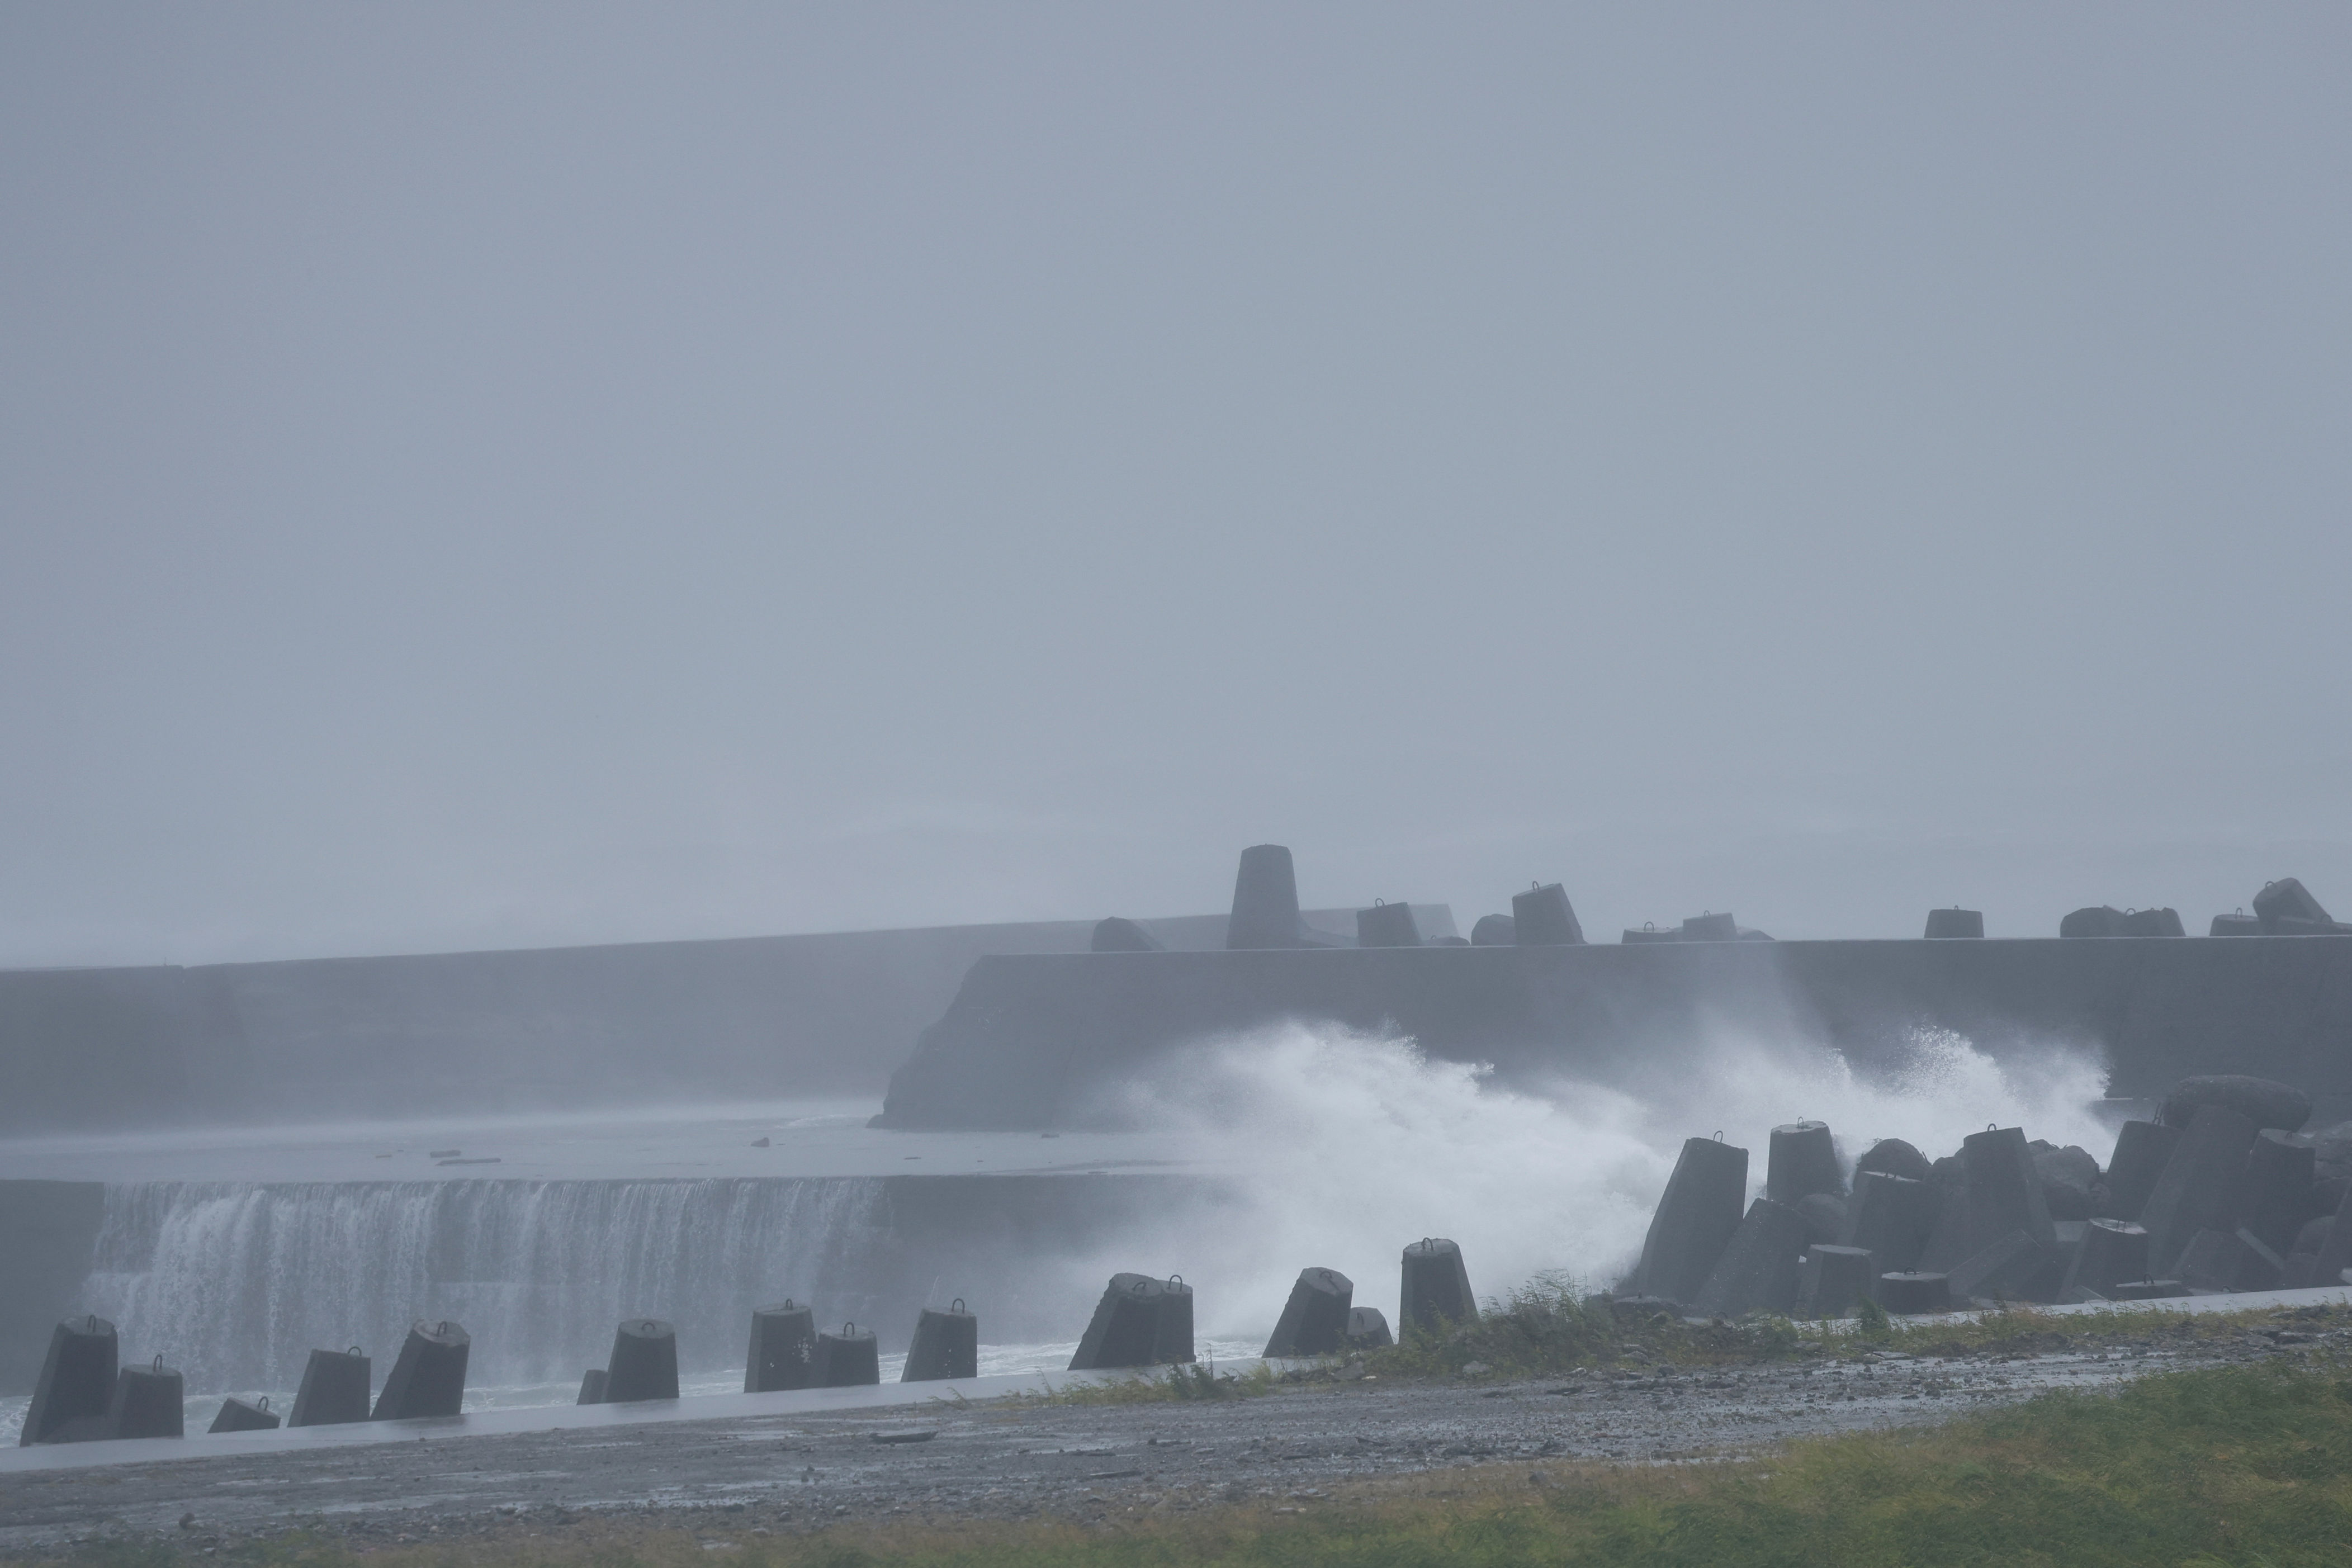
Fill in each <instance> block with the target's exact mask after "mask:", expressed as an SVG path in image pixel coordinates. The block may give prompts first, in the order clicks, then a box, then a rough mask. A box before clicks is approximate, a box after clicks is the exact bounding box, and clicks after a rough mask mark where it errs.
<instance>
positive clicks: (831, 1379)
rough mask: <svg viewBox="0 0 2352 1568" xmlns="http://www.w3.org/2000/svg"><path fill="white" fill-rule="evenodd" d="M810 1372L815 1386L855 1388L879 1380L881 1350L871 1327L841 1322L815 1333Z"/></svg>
mask: <svg viewBox="0 0 2352 1568" xmlns="http://www.w3.org/2000/svg"><path fill="white" fill-rule="evenodd" d="M809 1371H810V1372H811V1374H812V1375H814V1380H815V1381H814V1386H815V1387H818V1388H857V1387H862V1386H863V1385H866V1384H868V1383H879V1382H881V1381H882V1351H881V1347H880V1346H878V1345H877V1344H876V1343H874V1331H873V1330H872V1329H862V1328H859V1327H858V1326H857V1325H856V1323H844V1324H842V1325H841V1329H840V1332H839V1333H834V1332H832V1331H830V1330H828V1331H827V1332H825V1333H821V1334H819V1335H817V1336H816V1356H815V1358H814V1361H812V1362H811V1364H810V1366H809Z"/></svg>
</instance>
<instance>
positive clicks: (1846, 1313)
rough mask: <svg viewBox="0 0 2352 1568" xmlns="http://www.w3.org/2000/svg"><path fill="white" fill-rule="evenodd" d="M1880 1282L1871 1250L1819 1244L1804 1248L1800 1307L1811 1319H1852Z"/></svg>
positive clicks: (1799, 1285) (1800, 1282) (1798, 1301)
mask: <svg viewBox="0 0 2352 1568" xmlns="http://www.w3.org/2000/svg"><path fill="white" fill-rule="evenodd" d="M1877 1283H1878V1270H1877V1268H1876V1267H1875V1266H1874V1264H1873V1263H1872V1261H1871V1257H1870V1254H1869V1252H1868V1251H1866V1250H1865V1249H1863V1248H1860V1247H1835V1246H1829V1245H1826V1244H1823V1243H1821V1242H1816V1243H1814V1244H1813V1245H1812V1246H1811V1247H1808V1248H1807V1249H1805V1260H1804V1266H1803V1269H1802V1270H1801V1273H1800V1275H1799V1278H1798V1282H1797V1303H1798V1308H1799V1310H1800V1311H1801V1312H1803V1314H1804V1315H1805V1316H1806V1317H1809V1318H1850V1317H1852V1316H1853V1314H1854V1313H1855V1312H1857V1311H1859V1310H1860V1309H1861V1305H1862V1302H1863V1301H1864V1298H1866V1297H1868V1296H1869V1295H1870V1293H1871V1291H1872V1288H1873V1287H1874V1286H1875V1285H1876V1284H1877Z"/></svg>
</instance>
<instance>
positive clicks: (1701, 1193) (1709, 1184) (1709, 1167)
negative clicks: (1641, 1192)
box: [1626, 1138, 1748, 1302]
mask: <svg viewBox="0 0 2352 1568" xmlns="http://www.w3.org/2000/svg"><path fill="white" fill-rule="evenodd" d="M1747 1197H1748V1151H1747V1150H1746V1149H1743V1148H1739V1147H1737V1146H1735V1145H1730V1144H1727V1143H1723V1142H1721V1141H1720V1140H1719V1139H1715V1138H1685V1140H1683V1152H1682V1154H1681V1155H1680V1156H1679V1157H1677V1158H1676V1159H1675V1174H1674V1175H1673V1176H1669V1177H1667V1178H1666V1191H1665V1196H1664V1197H1661V1198H1659V1199H1658V1207H1656V1208H1655V1209H1654V1210H1653V1211H1652V1213H1651V1215H1650V1230H1649V1234H1648V1235H1647V1236H1645V1237H1644V1238H1643V1241H1642V1260H1641V1261H1640V1262H1639V1263H1637V1264H1636V1265H1634V1268H1633V1278H1632V1279H1631V1280H1629V1281H1627V1282H1626V1283H1627V1286H1628V1287H1629V1290H1630V1293H1632V1294H1634V1295H1642V1296H1664V1297H1665V1298H1666V1299H1667V1300H1669V1301H1683V1302H1689V1301H1692V1300H1694V1299H1696V1297H1697V1295H1698V1290H1699V1287H1700V1286H1701V1285H1704V1284H1706V1277H1707V1275H1708V1274H1709V1273H1710V1272H1712V1271H1713V1270H1714V1269H1715V1260H1717V1258H1719V1257H1721V1256H1722V1255H1723V1249H1724V1248H1725V1247H1726V1246H1727V1245H1729V1243H1730V1241H1731V1233H1732V1232H1733V1231H1735V1230H1737V1229H1738V1228H1739V1221H1740V1218H1741V1209H1742V1206H1743V1205H1744V1204H1745V1203H1746V1201H1747Z"/></svg>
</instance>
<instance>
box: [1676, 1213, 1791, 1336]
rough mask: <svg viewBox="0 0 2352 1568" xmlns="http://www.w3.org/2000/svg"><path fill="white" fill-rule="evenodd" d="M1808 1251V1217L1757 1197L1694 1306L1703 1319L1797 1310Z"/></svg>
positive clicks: (1783, 1312) (1699, 1291)
mask: <svg viewBox="0 0 2352 1568" xmlns="http://www.w3.org/2000/svg"><path fill="white" fill-rule="evenodd" d="M1805 1247H1806V1239H1805V1221H1804V1217H1803V1216H1801V1215H1800V1214H1799V1213H1798V1212H1797V1211H1796V1210H1795V1209H1793V1208H1791V1207H1789V1206H1788V1205H1787V1204H1784V1203H1775V1202H1774V1201H1773V1200H1772V1199H1770V1198H1769V1197H1759V1198H1758V1199H1757V1200H1756V1201H1755V1202H1754V1203H1752V1204H1750V1205H1749V1206H1748V1218H1745V1219H1743V1220H1741V1221H1740V1222H1739V1228H1738V1230H1736V1231H1734V1232H1733V1233H1732V1237H1731V1241H1730V1244H1729V1245H1728V1246H1727V1247H1725V1248H1724V1249H1723V1256H1722V1257H1721V1258H1718V1259H1717V1260H1716V1264H1715V1268H1714V1269H1713V1270H1711V1271H1710V1272H1709V1273H1708V1275H1707V1277H1706V1283H1705V1284H1703V1285H1701V1286H1700V1287H1699V1290H1698V1295H1697V1296H1696V1298H1695V1299H1694V1300H1693V1301H1692V1302H1691V1306H1692V1307H1693V1309H1694V1310H1695V1311H1696V1312H1697V1313H1698V1315H1699V1316H1701V1317H1710V1318H1736V1317H1741V1316H1744V1315H1745V1314H1747V1313H1748V1312H1780V1313H1782V1314H1783V1315H1785V1314H1787V1313H1789V1312H1794V1311H1795V1310H1796V1306H1797V1278H1798V1268H1799V1262H1800V1260H1801V1258H1802V1256H1803V1253H1804V1251H1805Z"/></svg>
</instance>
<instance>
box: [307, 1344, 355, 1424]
mask: <svg viewBox="0 0 2352 1568" xmlns="http://www.w3.org/2000/svg"><path fill="white" fill-rule="evenodd" d="M374 1381H375V1370H374V1368H373V1366H372V1365H371V1364H369V1361H368V1358H367V1357H366V1356H364V1355H362V1354H360V1347H359V1346H357V1345H353V1346H352V1348H351V1349H349V1350H314V1351H312V1352H311V1353H310V1361H309V1363H308V1364H305V1365H304V1366H303V1368H302V1386H301V1387H300V1388H299V1389H297V1390H296V1391H295V1394H294V1410H293V1413H292V1414H291V1415H289V1416H287V1417H286V1424H287V1425H288V1426H289V1427H341V1426H345V1425H348V1424H349V1423H351V1422H353V1421H364V1420H366V1419H367V1418H368V1398H369V1396H370V1395H371V1394H373V1392H374V1389H373V1384H374Z"/></svg>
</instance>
